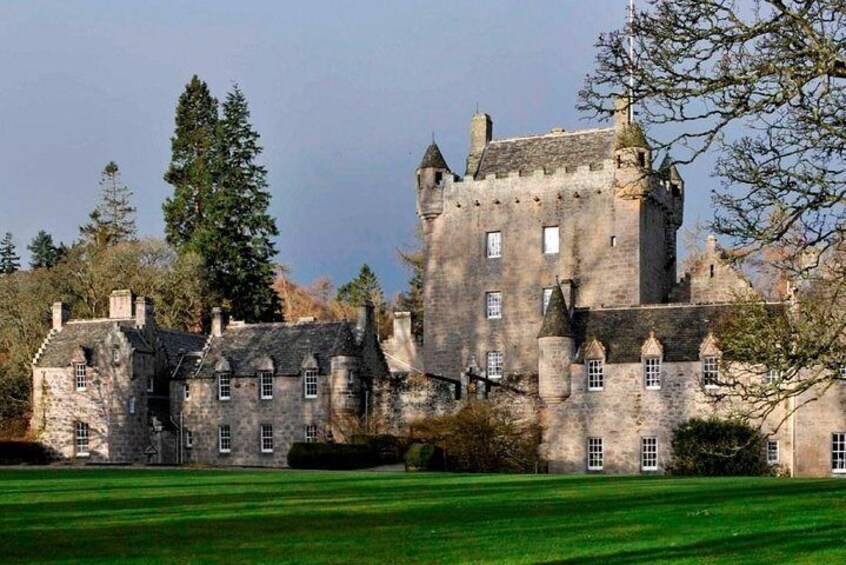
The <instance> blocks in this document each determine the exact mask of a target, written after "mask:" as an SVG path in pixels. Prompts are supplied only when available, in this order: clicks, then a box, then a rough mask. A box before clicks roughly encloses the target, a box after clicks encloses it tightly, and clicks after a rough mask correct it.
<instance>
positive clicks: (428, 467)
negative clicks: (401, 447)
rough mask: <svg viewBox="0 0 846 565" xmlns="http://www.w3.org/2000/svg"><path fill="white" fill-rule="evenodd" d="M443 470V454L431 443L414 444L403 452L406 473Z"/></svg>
mask: <svg viewBox="0 0 846 565" xmlns="http://www.w3.org/2000/svg"><path fill="white" fill-rule="evenodd" d="M443 468H444V452H443V450H441V449H440V448H439V447H436V446H434V445H432V444H431V443H414V444H412V445H411V447H409V448H408V451H406V452H405V470H406V471H440V470H443Z"/></svg>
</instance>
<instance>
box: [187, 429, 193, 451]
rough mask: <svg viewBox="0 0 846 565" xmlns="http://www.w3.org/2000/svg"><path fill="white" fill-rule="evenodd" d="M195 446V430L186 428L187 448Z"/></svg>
mask: <svg viewBox="0 0 846 565" xmlns="http://www.w3.org/2000/svg"><path fill="white" fill-rule="evenodd" d="M192 447H194V432H192V431H191V430H185V449H191V448H192Z"/></svg>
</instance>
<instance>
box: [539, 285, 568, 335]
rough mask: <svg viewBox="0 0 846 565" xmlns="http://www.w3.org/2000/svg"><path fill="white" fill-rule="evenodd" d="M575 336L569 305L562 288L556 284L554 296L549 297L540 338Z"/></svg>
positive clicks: (553, 289) (553, 291)
mask: <svg viewBox="0 0 846 565" xmlns="http://www.w3.org/2000/svg"><path fill="white" fill-rule="evenodd" d="M573 335H574V334H573V327H572V324H571V323H570V314H569V313H568V312H567V303H566V302H565V301H564V294H563V293H562V292H561V286H560V285H557V284H556V285H555V286H554V287H553V288H552V295H551V296H550V297H549V304H548V305H547V307H546V314H544V316H543V324H542V325H541V329H540V332H539V333H538V337H539V338H540V337H573Z"/></svg>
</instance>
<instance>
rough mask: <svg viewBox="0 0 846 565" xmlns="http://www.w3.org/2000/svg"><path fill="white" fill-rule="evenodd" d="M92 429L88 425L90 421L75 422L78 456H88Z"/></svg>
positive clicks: (76, 453)
mask: <svg viewBox="0 0 846 565" xmlns="http://www.w3.org/2000/svg"><path fill="white" fill-rule="evenodd" d="M90 433H91V429H90V428H89V427H88V422H80V421H79V420H77V421H76V422H74V454H75V455H76V456H77V457H88V456H89V455H90V452H89V451H88V448H89V440H90V437H91V436H90Z"/></svg>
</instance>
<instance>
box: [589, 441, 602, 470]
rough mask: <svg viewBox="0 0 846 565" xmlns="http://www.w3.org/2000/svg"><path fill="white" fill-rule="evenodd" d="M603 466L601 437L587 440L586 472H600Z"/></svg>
mask: <svg viewBox="0 0 846 565" xmlns="http://www.w3.org/2000/svg"><path fill="white" fill-rule="evenodd" d="M603 466H604V453H603V449H602V438H601V437H589V438H588V456H587V467H588V471H601V470H602V468H603Z"/></svg>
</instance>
